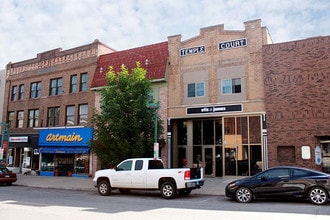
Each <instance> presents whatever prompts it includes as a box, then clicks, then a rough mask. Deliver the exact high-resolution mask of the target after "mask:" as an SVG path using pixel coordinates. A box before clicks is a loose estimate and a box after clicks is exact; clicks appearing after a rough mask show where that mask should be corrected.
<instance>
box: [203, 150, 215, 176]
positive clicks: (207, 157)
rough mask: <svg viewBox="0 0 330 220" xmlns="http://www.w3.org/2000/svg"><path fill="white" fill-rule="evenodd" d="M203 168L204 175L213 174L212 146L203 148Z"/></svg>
mask: <svg viewBox="0 0 330 220" xmlns="http://www.w3.org/2000/svg"><path fill="white" fill-rule="evenodd" d="M203 161H204V169H205V171H204V172H205V175H214V172H213V170H214V155H213V147H212V148H211V147H205V148H204V159H203Z"/></svg>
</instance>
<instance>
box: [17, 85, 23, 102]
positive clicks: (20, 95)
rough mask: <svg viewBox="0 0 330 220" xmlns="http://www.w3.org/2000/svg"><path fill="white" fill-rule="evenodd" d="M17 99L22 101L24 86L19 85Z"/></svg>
mask: <svg viewBox="0 0 330 220" xmlns="http://www.w3.org/2000/svg"><path fill="white" fill-rule="evenodd" d="M18 99H19V100H22V99H24V84H21V85H19V94H18Z"/></svg>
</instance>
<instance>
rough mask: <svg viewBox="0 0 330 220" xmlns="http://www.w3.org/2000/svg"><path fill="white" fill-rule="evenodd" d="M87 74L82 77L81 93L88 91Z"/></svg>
mask: <svg viewBox="0 0 330 220" xmlns="http://www.w3.org/2000/svg"><path fill="white" fill-rule="evenodd" d="M87 79H88V78H87V73H82V74H81V75H80V91H87Z"/></svg>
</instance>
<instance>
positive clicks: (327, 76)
mask: <svg viewBox="0 0 330 220" xmlns="http://www.w3.org/2000/svg"><path fill="white" fill-rule="evenodd" d="M263 68H264V77H265V78H264V80H265V96H266V111H267V130H268V155H269V166H276V165H299V166H304V167H310V168H314V169H319V170H321V169H322V164H320V165H317V164H316V160H315V147H316V146H320V147H321V148H322V147H327V146H326V144H327V142H330V122H329V118H330V96H329V93H330V37H329V36H326V37H315V38H310V39H306V40H299V41H293V42H285V43H280V44H274V45H266V46H264V47H263ZM322 142H324V144H322ZM302 146H309V147H310V151H309V153H310V158H308V159H307V158H306V159H303V158H302ZM322 150H323V154H326V149H322ZM328 154H329V156H330V152H329V153H328ZM324 162H325V161H324ZM328 163H329V162H328ZM328 166H330V164H329V165H328ZM329 171H330V170H329Z"/></svg>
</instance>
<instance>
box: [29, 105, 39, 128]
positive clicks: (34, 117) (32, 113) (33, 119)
mask: <svg viewBox="0 0 330 220" xmlns="http://www.w3.org/2000/svg"><path fill="white" fill-rule="evenodd" d="M38 126H39V109H31V110H29V125H28V127H30V128H33V127H38Z"/></svg>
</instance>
